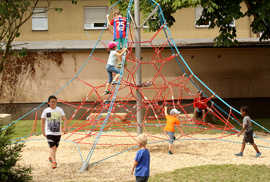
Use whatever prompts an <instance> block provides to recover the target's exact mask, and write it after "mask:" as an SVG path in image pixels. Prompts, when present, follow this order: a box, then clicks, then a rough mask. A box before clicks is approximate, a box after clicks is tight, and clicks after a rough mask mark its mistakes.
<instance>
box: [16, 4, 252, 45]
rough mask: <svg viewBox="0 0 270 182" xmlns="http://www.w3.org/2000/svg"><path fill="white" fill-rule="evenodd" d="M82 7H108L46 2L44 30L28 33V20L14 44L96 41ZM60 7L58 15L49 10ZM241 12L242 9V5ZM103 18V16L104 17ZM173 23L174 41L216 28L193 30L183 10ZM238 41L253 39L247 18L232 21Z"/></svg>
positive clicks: (190, 14) (190, 15) (210, 34)
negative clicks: (86, 24)
mask: <svg viewBox="0 0 270 182" xmlns="http://www.w3.org/2000/svg"><path fill="white" fill-rule="evenodd" d="M46 2H47V1H41V3H40V4H39V5H38V7H47V6H48V4H47V3H46ZM85 6H93V7H95V6H108V1H107V0H99V1H93V0H83V1H78V4H77V5H73V4H72V3H71V0H57V1H56V0H50V7H51V8H52V9H51V10H49V12H48V27H49V29H48V31H32V21H31V19H30V21H28V22H27V23H26V24H25V25H23V26H22V29H21V36H20V37H19V38H18V39H16V40H17V41H42V40H43V41H44V40H46V41H49V40H96V39H97V37H98V35H99V33H100V31H101V30H84V28H83V25H84V7H85ZM59 7H61V8H63V12H61V13H59V12H56V11H54V10H53V8H59ZM242 7H243V11H244V10H245V9H246V8H245V5H244V4H243V5H242ZM104 18H105V17H104ZM175 19H176V22H175V24H174V25H173V26H172V27H171V30H172V34H173V37H174V38H176V39H177V38H179V39H180V38H181V39H185V38H189V39H197V38H214V37H216V36H217V34H218V29H208V28H196V27H195V9H194V8H185V9H181V10H179V11H177V12H176V13H175ZM235 24H236V28H237V35H238V38H249V37H255V35H254V34H252V33H251V31H250V26H249V25H250V19H249V18H246V17H245V18H242V19H240V20H238V21H236V23H235ZM152 35H153V33H152V32H151V33H149V32H147V31H144V33H143V35H142V39H148V38H149V37H151V36H152ZM111 39H112V33H111V32H110V31H109V30H107V31H106V32H105V34H104V35H103V40H111Z"/></svg>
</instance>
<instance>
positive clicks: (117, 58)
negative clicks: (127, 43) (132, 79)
mask: <svg viewBox="0 0 270 182" xmlns="http://www.w3.org/2000/svg"><path fill="white" fill-rule="evenodd" d="M108 48H109V50H110V55H109V58H108V61H107V65H106V70H107V73H108V82H107V84H106V87H105V91H104V95H107V94H110V93H111V92H110V86H111V84H116V83H117V80H118V78H119V76H120V70H119V69H118V68H116V65H117V62H121V57H122V55H123V54H124V53H125V52H126V50H127V48H123V49H122V50H120V51H117V49H116V48H117V42H109V44H108ZM113 73H115V74H116V75H115V77H114V78H113Z"/></svg>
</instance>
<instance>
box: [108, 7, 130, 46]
mask: <svg viewBox="0 0 270 182" xmlns="http://www.w3.org/2000/svg"><path fill="white" fill-rule="evenodd" d="M113 16H114V17H113V19H112V20H111V21H110V20H109V15H107V23H108V25H111V26H113V40H114V41H115V42H118V44H117V49H118V50H120V49H121V48H123V47H124V43H125V38H126V25H127V19H126V17H122V16H121V14H120V11H118V10H117V11H115V12H114V14H113Z"/></svg>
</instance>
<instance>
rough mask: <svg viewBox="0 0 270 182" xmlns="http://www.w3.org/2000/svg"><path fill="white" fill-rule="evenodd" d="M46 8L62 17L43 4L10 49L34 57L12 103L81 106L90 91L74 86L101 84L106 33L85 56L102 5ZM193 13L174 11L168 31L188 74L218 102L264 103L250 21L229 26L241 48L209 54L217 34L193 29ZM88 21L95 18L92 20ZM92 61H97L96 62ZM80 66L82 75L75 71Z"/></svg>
mask: <svg viewBox="0 0 270 182" xmlns="http://www.w3.org/2000/svg"><path fill="white" fill-rule="evenodd" d="M50 2H51V4H50V8H59V7H61V8H63V12H61V13H59V12H56V11H54V10H51V9H50V10H49V11H48V12H46V11H45V13H44V11H43V10H44V9H45V10H46V8H48V4H47V3H46V1H43V2H42V3H40V4H39V5H38V8H39V9H37V12H42V13H39V14H38V15H35V16H34V17H33V18H32V20H30V21H28V22H27V23H26V24H25V25H24V26H23V27H22V29H21V36H20V37H19V38H18V39H17V40H16V43H15V44H17V46H15V49H21V48H26V49H28V50H29V51H30V52H32V53H35V56H36V60H37V61H36V64H35V74H34V75H32V76H29V75H20V78H21V79H20V80H22V83H21V85H20V86H19V89H18V93H17V95H16V96H15V97H14V98H12V101H13V102H15V103H32V102H37V103H39V102H42V101H45V100H46V99H47V97H48V95H51V94H53V93H56V92H58V91H59V97H60V98H63V99H65V100H66V101H81V100H82V99H83V98H84V97H85V96H86V95H87V94H88V93H89V90H90V88H89V86H86V85H85V84H83V83H82V81H80V80H83V81H85V82H87V83H91V84H92V85H102V84H104V85H105V83H106V80H107V73H106V70H105V65H106V61H107V58H108V53H107V51H106V48H105V45H106V43H107V42H108V41H110V40H112V37H113V36H112V33H111V31H112V29H111V28H108V29H107V28H106V29H105V31H104V34H103V36H102V41H101V43H100V44H99V45H98V46H97V49H96V50H95V52H94V54H93V56H94V57H90V58H89V55H90V54H91V51H92V50H93V46H94V45H95V42H96V40H97V39H98V37H99V35H100V33H101V31H103V30H102V26H103V24H102V23H104V21H105V16H106V11H107V8H108V1H107V0H99V1H93V0H81V1H79V3H78V4H77V5H73V4H72V3H71V1H70V0H57V1H56V0H55V1H53V0H52V1H50ZM243 8H245V7H244V6H243ZM199 12H200V9H198V8H186V9H182V10H179V11H178V12H177V13H176V14H175V19H176V22H175V24H174V25H173V26H172V27H171V31H172V36H173V38H174V39H175V40H176V43H177V45H178V46H179V49H180V52H181V54H182V55H183V57H184V58H185V60H186V61H187V63H188V64H189V65H190V67H191V69H192V70H193V72H194V73H195V74H196V75H197V76H198V77H199V78H200V79H201V80H202V81H203V82H205V83H206V84H207V85H208V86H209V88H211V89H212V90H213V91H215V92H216V93H217V94H218V95H219V96H221V97H223V98H253V97H262V98H263V97H270V93H269V92H268V90H269V89H270V84H269V81H270V63H269V60H270V54H269V51H270V48H269V46H268V45H269V44H267V43H266V44H263V45H261V44H257V39H254V38H255V37H256V35H254V34H253V33H251V30H250V26H249V25H250V19H249V18H243V19H241V20H239V21H236V22H232V26H236V27H237V31H238V32H237V35H238V38H239V39H243V40H245V41H243V42H242V43H241V46H240V47H241V48H214V47H213V41H212V40H213V38H214V37H216V36H217V34H218V30H217V29H208V28H207V25H206V26H201V27H198V26H196V25H195V21H196V16H198V14H199ZM94 15H97V17H94V18H93V16H94ZM153 35H154V33H153V32H147V29H144V30H143V32H142V39H143V40H148V39H150V38H151V37H152V36H153ZM158 40H163V41H164V40H165V37H164V35H163V36H162V33H161V34H159V35H158V36H157V38H156V41H157V42H158ZM156 44H157V43H156ZM258 45H259V46H261V48H258ZM44 53H46V54H52V55H53V53H57V55H58V56H59V59H61V64H57V62H55V61H51V60H50V59H49V58H48V57H46V56H43V54H44ZM164 53H165V54H167V55H170V54H171V52H170V49H169V48H165V50H164ZM142 57H143V60H146V61H147V60H149V61H151V60H152V59H153V50H152V49H149V48H147V46H144V47H143V50H142ZM95 58H99V60H102V61H96V59H95ZM84 65H85V66H84ZM82 66H83V67H84V69H83V70H80V68H82ZM151 69H152V68H151V65H150V67H149V65H148V66H147V65H144V66H143V80H149V79H151V78H153V75H154V73H155V72H154V71H153V70H152V71H151ZM78 71H79V74H78ZM166 72H167V73H166V76H167V77H168V79H173V78H176V77H178V76H179V75H181V74H182V72H181V69H180V68H179V66H178V65H177V63H176V62H173V61H171V62H169V63H168V66H167V67H166ZM71 80H72V82H70V81H71ZM201 87H202V86H201ZM101 92H103V90H100V93H101ZM93 100H95V97H94V96H93V97H89V101H93ZM0 102H1V103H8V102H10V97H9V95H8V94H6V95H5V96H4V97H2V98H1V101H0Z"/></svg>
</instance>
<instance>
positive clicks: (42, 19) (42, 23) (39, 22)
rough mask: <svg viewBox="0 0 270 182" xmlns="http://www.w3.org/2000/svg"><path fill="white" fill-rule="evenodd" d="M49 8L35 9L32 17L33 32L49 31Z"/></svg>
mask: <svg viewBox="0 0 270 182" xmlns="http://www.w3.org/2000/svg"><path fill="white" fill-rule="evenodd" d="M48 30H49V18H48V8H35V9H34V10H33V15H32V31H48Z"/></svg>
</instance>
